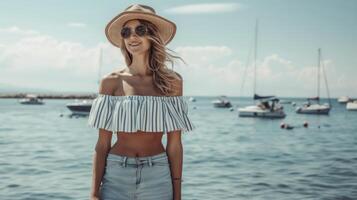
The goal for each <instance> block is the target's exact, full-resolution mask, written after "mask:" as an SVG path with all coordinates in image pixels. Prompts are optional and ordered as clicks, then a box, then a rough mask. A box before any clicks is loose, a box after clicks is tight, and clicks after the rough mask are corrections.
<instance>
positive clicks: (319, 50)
mask: <svg viewBox="0 0 357 200" xmlns="http://www.w3.org/2000/svg"><path fill="white" fill-rule="evenodd" d="M318 54H319V55H318V67H317V98H318V99H317V101H318V102H319V103H320V65H321V49H320V48H319V49H318Z"/></svg>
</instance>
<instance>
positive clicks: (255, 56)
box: [254, 19, 258, 95]
mask: <svg viewBox="0 0 357 200" xmlns="http://www.w3.org/2000/svg"><path fill="white" fill-rule="evenodd" d="M257 46H258V19H257V20H256V22H255V38H254V95H255V94H256V88H257V81H256V76H257V51H258V50H257Z"/></svg>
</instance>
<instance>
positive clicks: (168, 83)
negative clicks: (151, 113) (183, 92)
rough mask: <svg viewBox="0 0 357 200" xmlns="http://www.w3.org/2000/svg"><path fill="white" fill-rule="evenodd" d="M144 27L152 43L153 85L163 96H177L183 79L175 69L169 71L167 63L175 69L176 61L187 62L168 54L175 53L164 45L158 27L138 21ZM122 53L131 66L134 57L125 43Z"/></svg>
mask: <svg viewBox="0 0 357 200" xmlns="http://www.w3.org/2000/svg"><path fill="white" fill-rule="evenodd" d="M138 20H139V22H140V23H141V24H143V25H146V26H147V28H148V33H149V34H148V35H147V37H148V39H149V40H150V42H151V47H150V50H149V69H150V70H151V71H152V72H153V75H152V76H153V83H154V86H155V88H156V89H158V90H159V91H160V93H161V94H163V95H165V96H171V95H175V94H176V92H177V91H176V89H177V88H178V87H179V85H177V84H176V83H177V81H175V80H177V79H182V77H180V75H179V74H177V73H175V71H174V70H173V69H169V68H168V67H167V66H166V62H170V63H171V66H172V68H173V66H174V59H180V60H181V61H183V62H184V63H185V61H184V60H183V59H182V58H181V57H179V56H175V55H172V54H170V53H168V51H171V52H174V51H172V50H170V49H169V48H167V47H166V46H165V45H164V42H163V40H162V38H161V37H160V36H159V32H158V29H157V27H156V26H155V25H154V24H152V23H151V22H149V21H146V20H142V19H138ZM122 40H123V39H122ZM120 49H121V52H122V54H123V55H124V57H125V63H126V65H127V66H130V65H131V63H132V61H133V57H132V55H131V54H130V52H129V51H128V50H127V49H126V47H125V44H124V41H122V42H121V47H120Z"/></svg>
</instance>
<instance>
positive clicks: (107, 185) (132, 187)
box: [100, 152, 173, 200]
mask: <svg viewBox="0 0 357 200" xmlns="http://www.w3.org/2000/svg"><path fill="white" fill-rule="evenodd" d="M100 197H101V198H100V199H101V200H114V199H115V200H125V199H137V200H141V199H143V200H144V199H145V200H151V199H152V200H154V199H155V200H172V199H173V188H172V182H171V172H170V166H169V162H168V157H167V154H166V152H162V153H159V154H156V155H153V156H147V157H128V156H121V155H116V154H108V156H107V162H106V166H105V171H104V175H103V179H102V184H101V186H100Z"/></svg>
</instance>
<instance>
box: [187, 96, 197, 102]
mask: <svg viewBox="0 0 357 200" xmlns="http://www.w3.org/2000/svg"><path fill="white" fill-rule="evenodd" d="M188 100H189V101H191V102H196V99H195V97H190V98H189V99H188Z"/></svg>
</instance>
